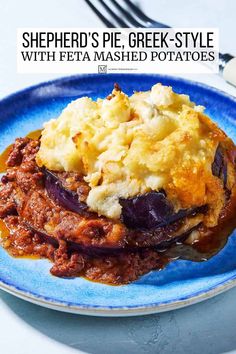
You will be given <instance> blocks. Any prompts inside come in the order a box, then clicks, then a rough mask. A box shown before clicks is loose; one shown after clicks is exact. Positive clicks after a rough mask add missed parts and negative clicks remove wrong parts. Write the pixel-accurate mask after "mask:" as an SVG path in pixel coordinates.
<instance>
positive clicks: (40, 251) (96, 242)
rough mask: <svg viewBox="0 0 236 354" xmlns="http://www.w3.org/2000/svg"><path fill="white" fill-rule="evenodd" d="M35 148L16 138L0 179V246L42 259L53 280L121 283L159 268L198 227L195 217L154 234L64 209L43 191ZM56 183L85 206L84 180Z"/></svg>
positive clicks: (70, 176)
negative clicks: (0, 230) (1, 232)
mask: <svg viewBox="0 0 236 354" xmlns="http://www.w3.org/2000/svg"><path fill="white" fill-rule="evenodd" d="M39 146H40V143H39V141H38V140H31V139H29V138H20V139H16V141H15V144H14V145H13V148H12V151H11V153H10V155H9V158H8V161H7V166H8V167H9V168H8V170H7V173H6V174H5V176H3V177H2V179H1V185H0V219H3V220H4V223H5V225H6V226H7V228H8V230H9V233H8V235H7V236H6V235H5V236H4V237H2V244H3V246H4V247H5V248H6V249H7V250H8V251H9V252H10V253H11V254H12V255H13V256H29V255H30V256H36V257H46V258H48V259H50V260H51V261H52V262H53V266H52V268H51V273H52V274H53V275H55V276H59V277H74V276H85V277H87V278H89V279H91V280H95V281H100V282H105V283H109V284H124V283H128V282H131V281H134V280H136V279H137V278H138V277H139V276H141V275H143V274H145V273H147V272H149V271H150V270H154V269H161V268H163V267H164V265H165V264H166V263H168V261H169V259H168V258H167V257H166V256H165V255H164V253H163V249H164V248H167V247H169V245H171V244H173V243H175V242H176V241H183V240H184V239H186V237H187V236H188V235H189V234H190V233H191V231H192V230H195V229H196V228H198V227H199V226H200V224H201V222H200V219H199V215H195V214H193V215H190V216H189V217H188V218H182V219H181V220H178V221H176V222H173V223H171V224H170V225H166V226H165V227H164V226H162V227H159V228H156V229H155V230H132V229H128V228H127V227H126V226H125V225H124V224H123V223H122V222H121V221H119V220H118V221H117V220H116V221H115V220H110V219H107V218H105V217H98V216H97V215H96V214H95V213H91V214H89V215H88V216H85V215H79V214H78V213H75V212H72V211H69V210H66V209H65V208H63V207H62V206H60V205H59V204H58V203H56V202H55V201H54V200H53V199H51V198H50V197H49V195H48V193H47V191H46V190H45V184H44V172H43V170H42V169H40V168H39V167H38V166H37V164H36V162H35V155H36V153H37V152H38V150H39ZM57 178H58V179H59V180H60V182H61V183H62V185H63V186H64V187H65V188H66V189H68V190H70V191H73V192H76V193H77V194H78V197H79V200H80V201H82V202H85V201H86V198H87V195H88V193H89V187H88V185H87V184H86V183H85V182H84V181H83V178H82V176H80V175H79V174H78V173H57ZM200 212H201V211H200ZM202 212H203V211H202ZM186 225H187V228H186ZM160 250H161V251H162V252H159V251H160Z"/></svg>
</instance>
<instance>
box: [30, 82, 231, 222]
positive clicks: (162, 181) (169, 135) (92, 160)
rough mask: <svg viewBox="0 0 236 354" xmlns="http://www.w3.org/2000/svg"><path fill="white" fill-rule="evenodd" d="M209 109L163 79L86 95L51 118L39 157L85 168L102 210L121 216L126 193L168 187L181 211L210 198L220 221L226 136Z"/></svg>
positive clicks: (50, 163) (213, 217)
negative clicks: (219, 161) (219, 157)
mask: <svg viewBox="0 0 236 354" xmlns="http://www.w3.org/2000/svg"><path fill="white" fill-rule="evenodd" d="M202 111H203V107H201V106H196V105H195V104H194V103H192V102H190V100H189V97H188V96H186V95H178V94H176V93H174V92H173V91H172V88H171V87H166V86H162V85H161V84H156V85H154V86H153V87H152V88H151V90H150V91H147V92H136V93H134V94H133V95H132V96H131V97H128V96H127V95H125V94H124V93H123V92H121V91H119V90H117V89H115V90H113V92H112V95H111V96H109V97H108V98H106V99H98V100H97V101H93V100H92V99H90V98H88V97H83V98H79V99H77V100H75V101H73V102H71V103H70V104H69V105H68V106H67V107H66V108H65V109H64V110H63V112H62V114H61V115H60V117H59V118H58V119H53V120H51V121H49V122H47V123H46V124H45V126H44V130H43V132H42V138H41V147H40V150H39V152H38V154H37V163H38V165H39V166H46V167H47V168H48V169H50V170H54V171H77V172H80V173H81V175H83V176H84V179H85V181H86V182H87V183H88V184H89V186H90V188H91V190H90V192H89V195H88V198H87V201H86V202H87V204H88V206H89V208H90V210H92V211H95V212H97V213H98V214H99V215H105V216H107V217H109V218H119V217H120V214H121V206H120V204H119V198H120V197H123V198H129V197H133V196H136V195H138V194H143V193H146V192H149V191H151V190H159V189H161V188H164V189H165V191H166V193H167V196H168V198H169V199H171V200H172V202H173V203H174V205H175V208H176V210H178V209H179V208H187V207H191V206H198V205H203V204H205V203H208V204H209V205H210V206H212V210H211V211H212V212H211V213H210V216H208V221H207V222H208V224H209V225H214V224H215V223H216V221H217V218H218V215H219V212H220V209H221V207H222V206H223V200H224V196H223V193H224V192H223V188H222V184H221V182H220V180H219V179H218V178H216V177H214V176H213V175H212V172H211V164H212V162H213V160H214V156H215V151H216V148H217V145H218V142H219V141H220V140H222V139H223V138H224V137H225V135H224V133H223V132H222V131H221V130H220V129H219V128H218V127H217V126H216V125H215V124H214V123H213V122H212V121H211V120H210V119H209V118H208V117H207V116H205V115H204V114H203V113H202Z"/></svg>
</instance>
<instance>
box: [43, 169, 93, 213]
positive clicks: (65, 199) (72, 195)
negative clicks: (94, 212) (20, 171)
mask: <svg viewBox="0 0 236 354" xmlns="http://www.w3.org/2000/svg"><path fill="white" fill-rule="evenodd" d="M43 174H44V183H45V188H46V191H47V193H48V195H49V197H50V198H51V199H53V200H54V201H55V202H56V203H58V204H59V205H61V206H62V207H63V208H65V209H67V210H70V211H73V212H75V213H78V214H82V215H87V214H88V212H87V209H88V206H87V205H86V204H85V203H83V202H80V201H79V198H78V194H77V193H76V192H74V191H71V190H69V189H66V188H65V187H64V186H63V185H62V183H61V181H60V180H59V179H58V177H57V176H56V175H55V174H54V173H53V172H51V171H49V170H47V169H46V168H44V169H43Z"/></svg>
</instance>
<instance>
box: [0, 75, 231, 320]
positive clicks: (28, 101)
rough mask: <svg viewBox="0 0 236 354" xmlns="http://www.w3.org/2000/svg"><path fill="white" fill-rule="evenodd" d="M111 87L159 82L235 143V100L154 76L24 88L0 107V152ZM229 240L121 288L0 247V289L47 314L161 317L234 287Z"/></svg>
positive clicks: (81, 80) (141, 87) (83, 78)
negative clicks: (63, 275)
mask: <svg viewBox="0 0 236 354" xmlns="http://www.w3.org/2000/svg"><path fill="white" fill-rule="evenodd" d="M114 82H118V83H119V85H120V86H121V87H122V89H123V90H124V91H125V92H126V93H128V94H131V93H132V92H133V90H136V91H139V90H148V89H150V87H151V86H152V85H153V84H155V83H157V82H161V83H163V84H164V85H171V86H172V87H173V89H174V90H175V91H177V92H178V93H186V94H188V95H190V97H191V99H192V100H193V101H195V102H197V104H200V105H203V106H206V107H207V109H206V113H207V114H209V115H210V116H211V117H212V118H213V119H214V120H215V121H216V122H217V123H218V124H219V125H220V126H221V127H222V128H223V129H224V130H225V131H226V133H227V134H228V135H229V136H230V137H231V138H232V139H233V140H234V141H236V100H235V99H234V98H233V97H230V96H228V95H226V94H224V93H223V92H220V91H218V90H215V89H213V88H210V87H207V86H205V85H201V84H198V83H195V82H190V81H186V80H182V79H178V78H172V77H168V76H161V75H104V76H103V75H100V76H99V75H82V76H75V77H68V78H63V79H59V80H56V81H51V82H47V83H43V84H40V85H37V86H34V87H30V88H28V89H26V90H24V91H21V92H18V93H16V94H13V95H11V96H9V97H7V98H5V99H4V100H2V101H1V102H0V112H1V113H0V124H1V132H0V150H3V149H4V148H5V147H6V146H8V145H9V144H10V143H12V142H13V140H14V138H16V137H19V136H25V135H26V134H27V133H29V132H30V131H33V130H36V129H38V128H40V127H42V124H43V122H45V121H47V120H49V119H50V118H54V117H57V116H58V115H59V113H60V112H61V110H62V109H63V108H64V107H65V106H66V105H67V104H68V103H69V102H70V101H71V100H74V99H76V98H78V97H81V96H84V95H87V96H91V97H93V98H97V97H105V96H107V95H108V94H109V93H110V92H111V90H112V88H113V84H114ZM235 251H236V233H234V234H233V235H232V236H231V237H230V239H229V241H228V243H227V245H226V247H225V248H224V249H223V250H222V251H221V252H220V253H219V254H218V255H217V256H215V257H213V258H212V259H210V260H209V261H207V262H203V263H194V262H190V261H181V260H179V261H175V262H173V263H171V264H169V265H168V266H167V267H166V269H165V270H163V271H160V272H151V273H149V274H147V275H145V276H143V277H142V278H141V279H139V280H138V281H136V282H134V283H132V284H129V285H124V286H108V285H103V284H97V283H93V282H90V281H87V280H85V279H82V278H75V279H60V278H56V277H53V276H51V275H50V273H49V269H50V267H51V264H50V262H49V261H47V260H30V259H14V258H12V257H10V256H9V255H8V254H7V252H6V251H4V250H3V249H2V248H0V287H1V288H2V289H4V290H6V291H8V292H10V293H12V294H14V295H16V296H18V297H21V298H23V299H25V300H28V301H31V302H34V303H37V304H39V305H42V306H46V307H50V308H53V309H57V310H61V311H66V312H74V313H80V314H89V315H100V316H122V315H123V316H130V315H139V314H148V313H154V312H160V311H167V310H171V309H176V308H179V307H183V306H186V305H189V304H192V303H195V302H198V301H201V300H204V299H207V298H209V297H211V296H214V295H216V294H218V293H220V292H222V291H225V290H226V289H229V288H230V287H232V286H234V285H235V284H236V257H235Z"/></svg>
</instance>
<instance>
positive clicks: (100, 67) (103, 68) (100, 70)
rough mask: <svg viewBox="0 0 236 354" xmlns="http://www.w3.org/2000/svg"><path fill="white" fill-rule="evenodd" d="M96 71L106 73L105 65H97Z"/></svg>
mask: <svg viewBox="0 0 236 354" xmlns="http://www.w3.org/2000/svg"><path fill="white" fill-rule="evenodd" d="M98 73H99V74H106V73H107V65H98Z"/></svg>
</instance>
